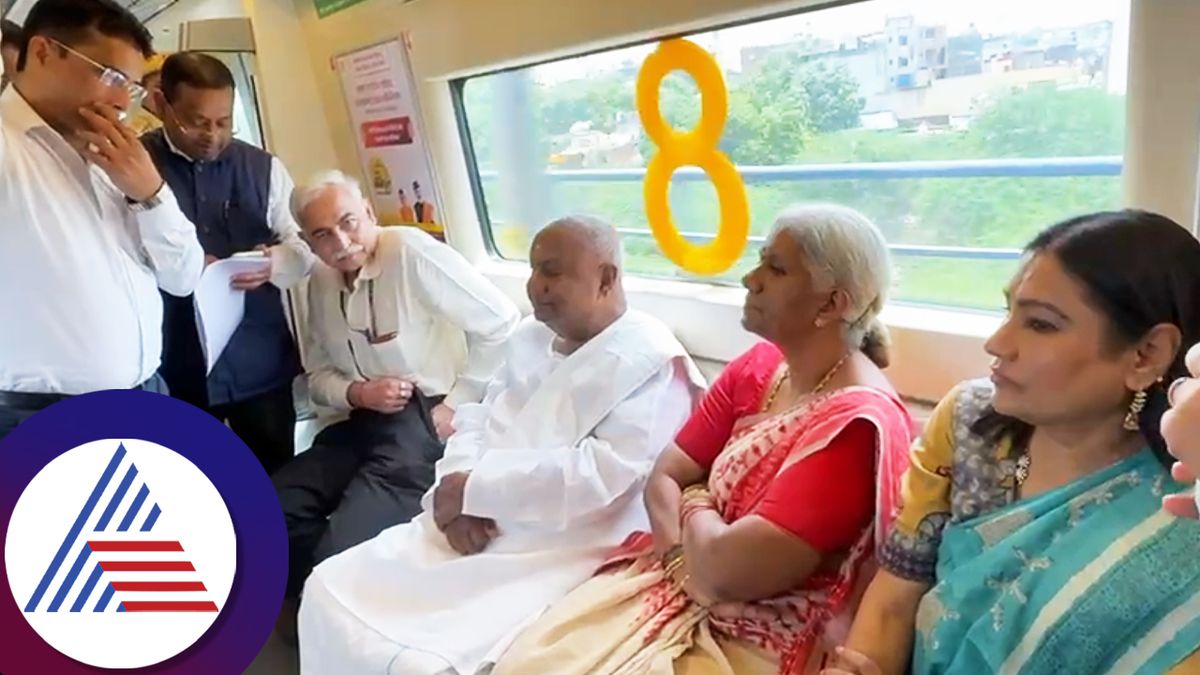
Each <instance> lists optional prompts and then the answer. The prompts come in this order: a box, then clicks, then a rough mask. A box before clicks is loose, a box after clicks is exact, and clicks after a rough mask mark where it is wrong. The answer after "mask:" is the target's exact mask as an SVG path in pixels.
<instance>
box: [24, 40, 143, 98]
mask: <svg viewBox="0 0 1200 675" xmlns="http://www.w3.org/2000/svg"><path fill="white" fill-rule="evenodd" d="M47 39H48V40H50V42H53V43H54V44H55V45H56V46H57V47H58V48H59V49H61V50H63V52H65V53H67V54H70V55H72V56H74V57H75V58H77V59H80V60H82V61H83V62H85V63H87V64H88V65H90V66H91V67H92V68H95V69H96V72H97V73H98V76H99V79H100V84H103V85H104V86H106V87H112V88H114V89H124V90H125V91H126V92H128V93H129V98H130V99H131V100H132V101H133V102H134V103H137V102H138V101H141V100H142V99H143V98H145V96H146V88H145V87H143V86H142V85H140V84H138V83H137V82H134V81H133V79H132V78H130V77H129V76H128V75H126V74H125V73H122V72H121V71H119V70H117V69H116V68H113V67H112V66H106V65H104V64H103V63H100V62H99V61H96V60H95V59H93V58H91V57H90V56H87V55H85V54H80V53H79V52H77V51H75V50H74V49H72V48H70V47H68V46H66V45H65V44H63V43H61V42H59V41H58V40H55V39H53V38H47Z"/></svg>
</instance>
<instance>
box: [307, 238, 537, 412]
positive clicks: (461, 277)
mask: <svg viewBox="0 0 1200 675" xmlns="http://www.w3.org/2000/svg"><path fill="white" fill-rule="evenodd" d="M308 289H309V311H310V317H309V331H308V346H307V349H306V353H307V358H308V370H309V388H310V390H311V392H312V396H313V400H314V401H315V402H316V403H317V404H318V405H324V406H330V407H332V408H334V409H337V410H341V411H347V410H349V409H350V403H349V401H348V400H347V397H346V394H347V390H348V389H349V388H350V384H351V383H352V382H354V381H356V380H357V381H364V380H369V379H372V378H378V377H386V376H391V377H403V378H407V379H411V380H413V381H414V382H416V384H417V386H418V387H419V388H420V390H421V391H422V392H423V393H424V394H425V395H427V396H445V397H446V401H445V402H446V405H448V406H450V407H452V408H453V407H456V406H458V405H459V404H461V403H467V402H472V403H474V402H478V401H479V400H480V399H482V398H483V391H484V388H485V387H486V385H487V382H488V380H490V379H491V377H492V375H493V374H494V373H495V372H496V369H497V368H498V367H499V366H500V363H501V361H502V359H503V358H504V343H505V341H506V340H507V339H508V336H509V334H511V333H512V331H513V328H514V327H515V326H516V324H517V321H518V320H519V319H520V313H519V312H518V311H517V308H516V306H515V305H513V303H512V301H510V300H509V299H508V298H507V297H505V295H504V294H503V293H501V292H500V290H499V289H497V288H496V287H495V286H493V285H492V284H491V282H489V281H488V280H487V279H485V278H484V277H483V275H482V274H480V273H479V271H478V270H476V269H475V268H474V267H472V266H471V264H470V263H469V262H467V261H466V259H465V258H463V257H462V256H461V255H460V254H459V253H458V252H457V251H455V250H454V249H452V248H450V247H449V246H447V245H445V244H443V243H441V242H439V241H437V240H436V239H434V238H433V237H431V236H429V235H428V234H426V233H425V232H423V231H421V230H420V229H417V228H415V227H404V226H399V227H384V228H380V233H379V244H378V246H377V248H376V250H375V254H374V255H373V256H372V257H371V259H370V260H369V261H368V262H367V264H366V265H364V266H363V268H362V269H361V270H359V273H358V277H357V278H356V279H355V280H354V284H353V286H352V287H349V288H348V287H347V286H346V283H345V281H344V279H343V277H342V274H341V273H340V272H338V271H337V270H334V269H332V268H330V267H328V266H326V265H323V264H322V265H318V266H317V268H316V269H315V270H314V271H313V274H312V279H311V280H310V282H309V287H308Z"/></svg>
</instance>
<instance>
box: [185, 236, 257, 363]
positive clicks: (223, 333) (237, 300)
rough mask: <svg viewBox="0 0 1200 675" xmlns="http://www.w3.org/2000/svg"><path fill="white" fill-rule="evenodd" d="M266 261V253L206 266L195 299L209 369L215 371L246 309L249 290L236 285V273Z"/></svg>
mask: <svg viewBox="0 0 1200 675" xmlns="http://www.w3.org/2000/svg"><path fill="white" fill-rule="evenodd" d="M267 264H269V261H268V260H267V259H266V258H265V257H262V256H249V257H236V258H226V259H225V260H218V261H217V262H215V263H213V264H211V265H209V266H207V267H205V268H204V274H203V275H201V276H200V283H199V284H198V285H197V286H196V293H195V296H194V299H195V308H196V330H197V332H199V334H200V346H201V347H203V348H204V358H205V361H206V362H207V365H208V370H207V371H206V372H209V373H211V372H212V369H213V366H215V365H216V363H217V359H220V358H221V354H222V353H223V352H224V351H225V347H226V346H228V345H229V340H230V338H232V337H233V333H234V331H236V330H237V327H238V325H239V324H241V323H242V315H243V314H244V313H245V311H246V293H245V291H239V290H237V289H235V288H233V286H232V285H231V282H232V280H233V277H234V276H235V275H238V274H242V273H245V272H256V271H259V270H261V269H263V268H264V267H265V266H266V265H267Z"/></svg>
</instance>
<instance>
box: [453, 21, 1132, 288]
mask: <svg viewBox="0 0 1200 675" xmlns="http://www.w3.org/2000/svg"><path fill="white" fill-rule="evenodd" d="M1129 2H1130V0H1061V1H1060V2H1045V1H1044V0H1014V1H1013V2H1007V3H995V2H990V1H987V2H985V1H984V0H972V1H970V2H963V1H961V0H869V1H868V2H862V3H857V4H852V5H843V6H838V7H832V8H826V9H820V10H814V11H809V12H804V13H800V14H793V15H789V16H784V17H776V18H770V19H764V20H760V21H755V22H751V23H746V24H741V25H737V26H733V27H725V28H721V29H718V30H713V31H709V32H704V33H698V34H693V35H691V36H689V38H690V39H691V40H693V41H695V42H697V43H698V44H700V45H701V46H703V47H705V48H706V49H708V50H709V51H710V52H712V53H713V54H714V56H715V57H716V59H717V61H718V63H719V64H720V66H721V67H722V69H723V70H724V73H725V78H726V82H727V84H728V87H729V120H728V122H727V124H726V127H725V135H724V138H723V139H722V141H721V150H722V151H723V152H725V153H726V154H727V155H728V156H729V157H730V158H732V159H733V160H734V162H735V163H736V164H737V165H738V167H739V169H740V170H741V172H742V175H743V178H744V180H745V182H746V189H747V193H748V196H749V200H750V207H751V218H752V238H751V243H750V245H749V246H748V247H747V250H746V253H745V255H744V256H743V258H742V260H741V261H740V262H739V263H738V264H737V265H735V266H734V268H733V269H731V270H729V271H728V272H727V273H726V274H724V275H722V276H720V277H717V278H706V279H704V280H705V281H708V282H713V283H736V282H737V280H738V279H739V278H740V276H741V275H742V274H744V272H745V271H746V270H747V269H749V267H750V266H752V264H753V261H754V260H755V258H756V256H757V250H756V249H757V248H758V247H759V246H760V245H761V240H762V236H763V235H764V234H765V233H766V232H767V231H768V230H769V228H770V225H771V221H772V218H773V217H774V215H775V214H776V212H777V211H778V210H779V209H781V208H782V207H784V206H785V205H787V204H789V203H792V202H796V201H806V200H821V201H834V202H840V203H843V204H847V205H850V206H853V207H855V208H858V209H860V210H861V211H863V212H864V213H866V214H867V215H869V216H870V217H872V218H873V219H874V220H875V221H876V222H877V223H878V224H879V225H880V227H881V229H882V230H883V231H884V233H885V235H886V236H887V237H888V240H889V243H890V244H891V245H892V247H893V252H894V254H895V260H896V263H897V270H898V274H897V277H898V282H897V284H898V285H897V289H896V292H895V293H894V297H895V298H896V299H898V300H901V301H907V302H915V303H927V304H936V305H945V306H952V307H960V308H973V309H982V310H995V309H998V308H999V306H1000V305H1001V304H1002V301H1001V292H1000V289H1002V288H1003V286H1004V285H1005V283H1006V282H1007V280H1008V278H1009V276H1010V275H1011V274H1012V273H1013V271H1014V270H1015V268H1016V265H1017V261H1018V258H1019V250H1018V249H1019V247H1020V246H1021V245H1022V244H1024V243H1025V242H1026V240H1028V239H1029V238H1030V237H1031V235H1032V234H1033V233H1034V232H1036V231H1037V230H1039V229H1040V228H1042V227H1044V226H1046V225H1048V224H1050V223H1052V222H1054V221H1056V220H1060V219H1062V218H1065V217H1068V216H1071V215H1074V214H1078V213H1081V212H1086V211H1095V210H1100V209H1107V208H1116V207H1118V206H1119V205H1120V203H1121V194H1120V172H1121V165H1122V157H1121V155H1122V151H1123V146H1124V133H1125V103H1124V98H1125V78H1126V67H1127V66H1126V64H1127V52H1128V26H1129ZM654 47H655V45H653V44H643V45H637V46H632V47H623V48H619V49H612V50H608V51H603V52H599V53H593V54H588V55H584V56H579V57H574V58H567V59H563V60H559V61H554V62H550V63H543V64H539V65H535V66H530V67H526V68H520V69H514V70H508V71H503V72H498V73H492V74H487V75H480V76H476V77H471V78H467V79H465V80H460V81H458V82H457V83H456V84H457V87H456V91H457V92H458V95H459V103H460V105H459V110H460V113H461V120H460V121H461V122H462V124H463V127H464V129H466V130H467V136H468V138H469V141H470V142H469V143H468V147H469V148H470V154H471V161H472V162H473V163H474V168H475V172H474V173H475V176H476V177H477V180H476V192H477V201H478V203H479V204H480V211H481V216H482V220H483V222H484V226H485V228H486V229H487V235H488V236H489V237H490V240H491V243H492V245H493V250H494V251H495V252H496V253H497V254H498V255H499V256H501V257H503V258H507V259H515V260H524V259H525V258H526V256H527V248H528V243H529V235H530V232H531V231H532V230H531V228H534V227H536V226H537V225H539V224H541V223H544V222H546V221H547V220H549V219H551V218H553V217H555V216H558V215H562V214H565V213H571V212H586V213H594V214H596V215H600V216H604V217H607V218H608V219H610V220H612V221H613V222H614V223H615V224H616V225H617V227H619V228H620V229H621V231H622V233H623V235H624V241H625V249H626V266H627V269H628V271H629V272H630V273H634V274H639V275H645V276H656V277H672V278H692V277H690V276H689V275H688V273H686V272H684V271H682V270H680V269H679V268H677V267H676V266H675V265H673V264H672V263H671V262H670V261H668V260H667V259H666V258H665V257H664V256H663V255H662V254H661V253H660V252H659V250H658V248H657V246H656V245H655V243H654V240H653V239H652V237H651V236H650V234H649V228H648V226H647V224H646V220H645V214H644V211H643V204H642V176H643V175H644V171H645V165H646V161H647V159H648V157H650V156H651V153H653V152H654V151H655V149H654V146H653V144H652V143H650V141H649V139H647V138H646V137H645V136H644V135H643V133H642V130H641V125H640V122H639V119H638V114H637V111H636V109H635V105H634V85H635V82H636V79H637V73H638V68H639V67H640V65H641V62H642V60H643V59H644V58H645V57H646V55H647V54H649V53H650V51H652V50H653V49H654ZM914 55H917V56H914ZM918 57H920V58H918ZM661 100H662V107H663V113H664V115H665V116H666V117H667V119H668V120H670V121H672V122H673V123H675V124H676V125H677V126H679V127H685V126H690V125H692V124H694V123H695V121H696V120H697V118H698V116H699V106H700V101H699V93H698V92H697V90H696V88H695V86H694V85H693V83H692V81H691V80H690V79H689V78H688V77H687V76H686V75H684V74H682V73H672V74H671V75H669V76H668V77H667V78H666V79H665V80H664V81H663V84H662V89H661ZM670 200H671V205H672V209H673V215H674V218H675V221H676V223H677V224H678V225H679V228H680V229H681V230H682V231H684V232H685V234H686V235H687V236H689V237H690V238H692V239H694V240H697V241H702V240H704V239H705V238H706V237H711V236H712V234H713V233H714V232H715V230H716V225H717V206H716V193H715V191H714V190H713V188H712V187H711V186H710V185H709V183H708V181H707V179H706V178H705V177H704V176H703V174H702V173H699V172H698V171H689V170H686V169H685V170H681V171H679V172H677V173H676V175H675V176H674V178H673V180H672V183H671V195H670Z"/></svg>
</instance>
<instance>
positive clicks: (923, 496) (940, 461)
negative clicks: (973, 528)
mask: <svg viewBox="0 0 1200 675" xmlns="http://www.w3.org/2000/svg"><path fill="white" fill-rule="evenodd" d="M960 391H961V389H960V388H955V389H954V390H953V391H951V392H950V393H949V394H948V395H946V397H945V398H943V399H942V401H941V402H940V403H938V405H937V408H935V409H934V411H933V414H932V415H931V416H930V418H929V422H928V423H927V424H926V426H925V431H924V433H923V434H921V437H920V438H918V439H917V441H916V443H914V444H913V447H912V451H911V453H910V456H911V460H910V464H909V468H908V470H907V471H906V472H905V473H904V479H903V481H902V484H901V492H900V494H901V508H900V515H899V516H898V517H897V518H896V522H895V527H894V528H893V529H892V533H891V535H889V537H888V540H887V541H886V542H885V543H884V545H883V548H882V549H880V551H879V563H880V565H881V566H882V567H883V568H884V569H886V570H887V571H889V572H891V573H892V574H895V575H896V576H898V577H901V578H903V579H909V580H911V581H922V582H928V583H933V582H934V581H935V571H936V569H937V552H938V546H939V545H940V544H941V542H942V530H943V529H944V528H945V527H946V523H947V522H949V520H950V515H951V508H950V486H951V468H952V462H953V459H954V424H955V422H954V417H955V409H956V407H957V405H958V398H959V393H960Z"/></svg>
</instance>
